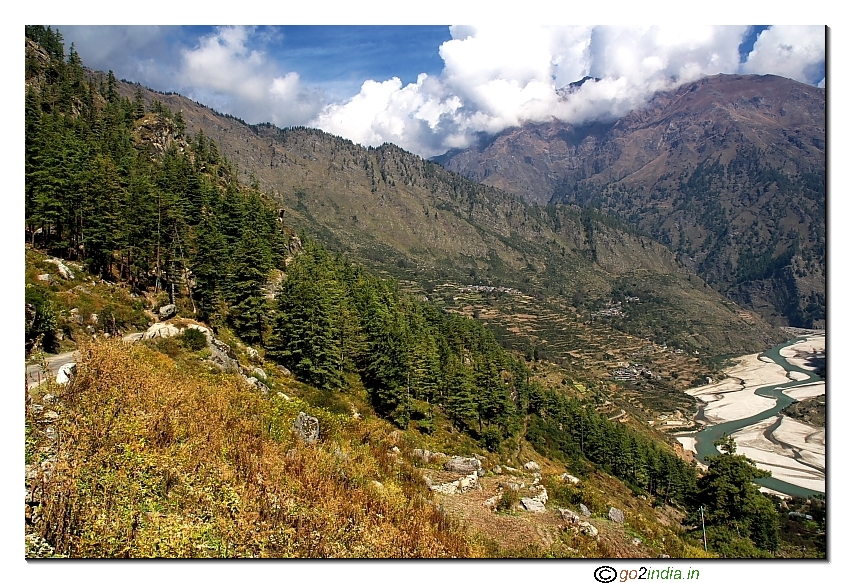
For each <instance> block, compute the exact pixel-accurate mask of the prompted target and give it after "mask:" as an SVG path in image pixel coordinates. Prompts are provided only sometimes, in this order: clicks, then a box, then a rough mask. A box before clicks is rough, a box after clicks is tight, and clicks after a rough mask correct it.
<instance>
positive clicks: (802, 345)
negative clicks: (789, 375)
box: [779, 333, 826, 371]
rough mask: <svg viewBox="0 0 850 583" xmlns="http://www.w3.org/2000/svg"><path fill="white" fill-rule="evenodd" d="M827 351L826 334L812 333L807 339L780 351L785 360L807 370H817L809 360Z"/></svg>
mask: <svg viewBox="0 0 850 583" xmlns="http://www.w3.org/2000/svg"><path fill="white" fill-rule="evenodd" d="M825 351H826V334H825V333H823V334H812V335H809V336H806V339H805V340H802V341H800V342H797V343H796V344H792V345H791V346H786V347H785V348H783V349H782V350H780V351H779V354H781V355H782V356H783V357H785V360H787V361H788V362H789V363H790V364H793V365H794V366H799V367H800V368H802V369H805V370H811V371H813V370H815V367H814V366H812V365H811V364H809V363H808V362H807V360H808V359H809V358H811V357H813V356H821V355H823V354H824V353H825Z"/></svg>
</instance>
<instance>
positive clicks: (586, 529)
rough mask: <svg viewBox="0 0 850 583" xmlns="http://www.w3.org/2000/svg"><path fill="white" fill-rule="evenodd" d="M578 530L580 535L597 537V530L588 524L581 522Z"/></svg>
mask: <svg viewBox="0 0 850 583" xmlns="http://www.w3.org/2000/svg"><path fill="white" fill-rule="evenodd" d="M578 528H579V531H580V532H581V534H583V535H585V536H589V537H592V538H595V537H597V536H599V530H598V529H597V528H596V527H595V526H593V525H592V524H590V523H589V522H582V523H581V524H580V525H579V527H578Z"/></svg>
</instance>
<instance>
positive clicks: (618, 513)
mask: <svg viewBox="0 0 850 583" xmlns="http://www.w3.org/2000/svg"><path fill="white" fill-rule="evenodd" d="M608 518H609V519H610V520H613V521H614V522H619V523H622V522H623V521H625V520H626V517H625V515H624V514H623V511H622V510H620V509H619V508H614V507H613V506H612V507H611V508H609V509H608Z"/></svg>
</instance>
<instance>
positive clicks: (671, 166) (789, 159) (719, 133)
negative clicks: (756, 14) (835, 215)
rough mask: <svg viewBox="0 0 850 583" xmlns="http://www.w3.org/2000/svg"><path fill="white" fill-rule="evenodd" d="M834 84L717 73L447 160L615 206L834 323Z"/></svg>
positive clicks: (490, 177)
mask: <svg viewBox="0 0 850 583" xmlns="http://www.w3.org/2000/svg"><path fill="white" fill-rule="evenodd" d="M825 115H826V108H825V91H824V90H823V89H819V88H815V87H811V86H809V85H805V84H802V83H798V82H796V81H792V80H789V79H784V78H781V77H775V76H770V75H764V76H753V75H750V76H746V75H717V76H714V77H706V78H704V79H701V80H699V81H696V82H694V83H689V84H685V85H682V86H681V87H679V88H678V89H676V90H674V91H671V92H666V93H659V94H657V95H656V96H655V97H654V98H653V99H652V100H650V102H649V103H648V104H647V106H646V107H644V108H642V109H639V110H635V111H633V112H631V113H629V114H628V115H626V116H624V117H623V118H621V119H619V120H617V121H616V122H611V123H596V124H589V125H585V126H581V127H573V126H570V125H568V124H564V123H561V122H557V121H555V122H552V123H548V124H539V125H527V126H523V127H520V128H511V129H508V130H505V131H504V132H502V133H501V134H500V135H498V136H495V137H494V138H492V139H490V140H488V141H487V142H485V143H482V144H480V145H479V146H478V147H476V148H471V149H469V150H465V151H454V152H449V153H447V154H445V155H444V156H441V157H439V158H438V160H439V161H440V163H441V164H443V165H444V166H445V167H446V168H448V169H450V170H454V171H457V172H459V173H461V174H463V175H465V176H468V177H470V178H472V179H475V180H479V181H481V182H483V183H485V184H490V185H492V186H497V187H499V188H504V189H505V190H508V191H510V192H514V193H517V194H520V195H521V196H523V197H524V198H526V199H528V200H533V201H537V202H541V203H544V204H545V203H560V202H568V203H575V204H579V205H581V206H589V207H594V208H598V209H604V210H607V211H610V212H613V213H616V214H617V215H618V216H620V217H622V218H623V219H624V220H626V221H627V222H629V223H630V224H632V225H634V226H636V227H638V228H641V229H643V230H644V231H646V232H648V233H650V234H651V235H652V236H653V237H654V238H655V239H656V240H658V241H661V242H663V243H664V244H666V245H667V246H668V247H670V248H671V249H672V250H674V251H675V252H676V255H677V257H678V258H679V259H680V260H681V261H682V262H683V263H684V264H685V265H688V266H689V267H691V268H693V269H695V270H696V271H697V272H698V273H699V274H700V275H701V276H703V277H704V278H705V279H706V280H707V281H708V282H709V283H710V284H711V285H712V287H714V288H715V289H718V290H720V291H721V292H722V293H724V294H725V295H727V297H729V298H731V299H733V300H735V301H736V302H739V303H741V304H742V305H745V306H749V307H751V308H754V309H756V310H757V311H758V312H759V313H761V314H763V315H765V316H767V317H769V318H771V319H772V320H773V321H774V322H778V323H782V324H791V325H794V326H803V327H812V326H822V325H824V323H825V320H824V314H825V312H824V309H825V303H824V302H825V296H824V294H825V269H826V264H825V250H826V247H825V245H826V239H825V227H826V218H825V217H826V191H825V189H826V181H825V172H826V166H825V164H826V158H825V151H826V132H825Z"/></svg>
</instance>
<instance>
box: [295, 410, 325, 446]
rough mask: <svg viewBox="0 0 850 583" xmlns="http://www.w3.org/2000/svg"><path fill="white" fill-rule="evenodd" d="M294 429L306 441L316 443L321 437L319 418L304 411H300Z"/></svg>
mask: <svg viewBox="0 0 850 583" xmlns="http://www.w3.org/2000/svg"><path fill="white" fill-rule="evenodd" d="M292 429H293V431H295V433H296V434H297V435H298V438H299V439H301V440H302V441H304V442H305V443H316V441H318V439H319V420H318V419H316V418H315V417H311V416H309V415H307V414H306V413H305V412H304V411H301V412H299V413H298V417H296V418H295V423H293V424H292Z"/></svg>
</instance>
